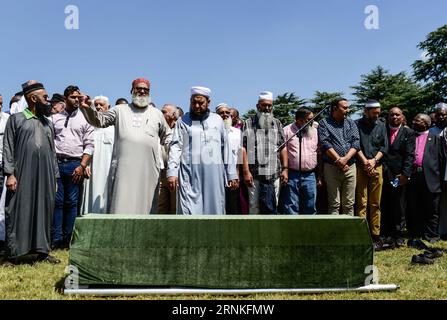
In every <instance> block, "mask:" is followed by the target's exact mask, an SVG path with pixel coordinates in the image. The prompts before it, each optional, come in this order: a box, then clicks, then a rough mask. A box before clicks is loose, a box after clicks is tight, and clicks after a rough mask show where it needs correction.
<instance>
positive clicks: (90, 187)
mask: <svg viewBox="0 0 447 320" xmlns="http://www.w3.org/2000/svg"><path fill="white" fill-rule="evenodd" d="M92 102H93V103H92V109H94V110H96V111H97V112H107V111H109V109H110V103H109V98H107V97H105V96H97V97H95V98H94V99H93V100H92ZM94 137H95V140H94V145H95V152H94V154H93V158H92V161H91V166H90V167H88V168H87V169H86V171H87V172H86V173H87V176H89V179H88V180H86V181H85V189H84V201H83V208H82V211H81V212H83V213H84V214H87V213H107V200H108V179H109V171H110V163H111V161H112V154H113V144H114V141H115V127H114V126H110V127H107V128H95V132H94Z"/></svg>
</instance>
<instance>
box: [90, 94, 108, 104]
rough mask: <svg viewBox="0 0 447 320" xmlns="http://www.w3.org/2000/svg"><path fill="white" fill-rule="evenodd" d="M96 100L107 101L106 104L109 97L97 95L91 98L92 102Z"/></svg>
mask: <svg viewBox="0 0 447 320" xmlns="http://www.w3.org/2000/svg"><path fill="white" fill-rule="evenodd" d="M96 100H104V101H105V102H107V104H110V103H109V98H107V97H106V96H97V97H95V98H94V99H93V103H95V101H96Z"/></svg>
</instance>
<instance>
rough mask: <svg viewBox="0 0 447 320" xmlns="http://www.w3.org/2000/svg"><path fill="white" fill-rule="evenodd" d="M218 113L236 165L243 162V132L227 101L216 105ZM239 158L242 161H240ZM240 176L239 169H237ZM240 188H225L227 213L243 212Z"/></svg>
mask: <svg viewBox="0 0 447 320" xmlns="http://www.w3.org/2000/svg"><path fill="white" fill-rule="evenodd" d="M216 113H217V114H218V115H219V116H220V117H221V118H222V120H223V121H224V123H225V129H226V130H227V134H228V141H229V144H230V159H229V161H230V163H231V164H234V165H236V169H237V168H238V166H237V165H238V164H241V163H242V145H241V138H242V132H241V130H239V129H238V128H234V127H233V118H232V116H231V108H230V107H229V106H228V105H227V104H226V103H221V104H219V105H217V107H216ZM239 159H240V160H241V161H239ZM237 173H238V176H239V170H237ZM239 192H240V189H239V188H237V189H232V188H230V187H226V188H225V203H226V211H227V214H241V208H240V199H239Z"/></svg>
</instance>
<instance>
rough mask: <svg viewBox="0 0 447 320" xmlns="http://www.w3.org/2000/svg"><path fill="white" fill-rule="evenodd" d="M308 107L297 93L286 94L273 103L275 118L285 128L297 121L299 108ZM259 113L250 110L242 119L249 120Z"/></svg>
mask: <svg viewBox="0 0 447 320" xmlns="http://www.w3.org/2000/svg"><path fill="white" fill-rule="evenodd" d="M304 105H306V100H305V99H301V98H299V97H298V96H296V95H295V93H293V92H292V93H289V92H286V93H284V94H282V95H279V96H277V97H276V99H275V100H274V101H273V116H274V117H275V118H276V119H278V120H279V121H281V123H282V124H283V125H284V126H285V125H288V124H290V123H292V122H294V121H295V112H296V110H297V109H298V108H299V107H302V106H304ZM256 113H257V111H256V110H255V109H251V110H249V111H248V112H247V113H245V114H244V115H243V116H242V118H243V119H248V118H249V117H251V116H255V115H256Z"/></svg>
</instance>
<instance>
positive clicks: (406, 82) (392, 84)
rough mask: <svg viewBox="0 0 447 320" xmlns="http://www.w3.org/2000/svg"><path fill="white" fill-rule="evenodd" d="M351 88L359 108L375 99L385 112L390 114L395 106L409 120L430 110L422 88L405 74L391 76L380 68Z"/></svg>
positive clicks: (362, 77)
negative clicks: (391, 108)
mask: <svg viewBox="0 0 447 320" xmlns="http://www.w3.org/2000/svg"><path fill="white" fill-rule="evenodd" d="M351 88H352V89H353V90H354V92H353V95H354V96H355V97H356V98H357V101H356V103H355V104H354V107H357V108H361V107H363V105H364V104H365V102H366V101H368V100H370V99H374V100H377V101H379V102H380V103H381V104H382V110H383V111H384V112H388V110H389V109H390V107H391V106H394V105H397V106H399V107H401V108H402V109H403V111H404V112H405V114H406V115H407V117H408V118H409V119H412V118H413V117H414V116H415V115H416V114H417V113H418V112H424V111H426V110H427V108H429V105H428V104H427V103H426V102H425V95H424V90H423V88H422V86H421V85H419V84H418V83H417V82H416V81H414V80H413V79H412V78H410V77H409V76H407V74H406V73H405V72H399V73H397V74H391V73H390V72H389V71H388V70H385V69H384V68H383V67H381V66H378V67H376V68H375V69H373V70H371V72H370V73H368V74H364V75H361V81H360V83H359V84H358V85H356V86H352V87H351Z"/></svg>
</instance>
